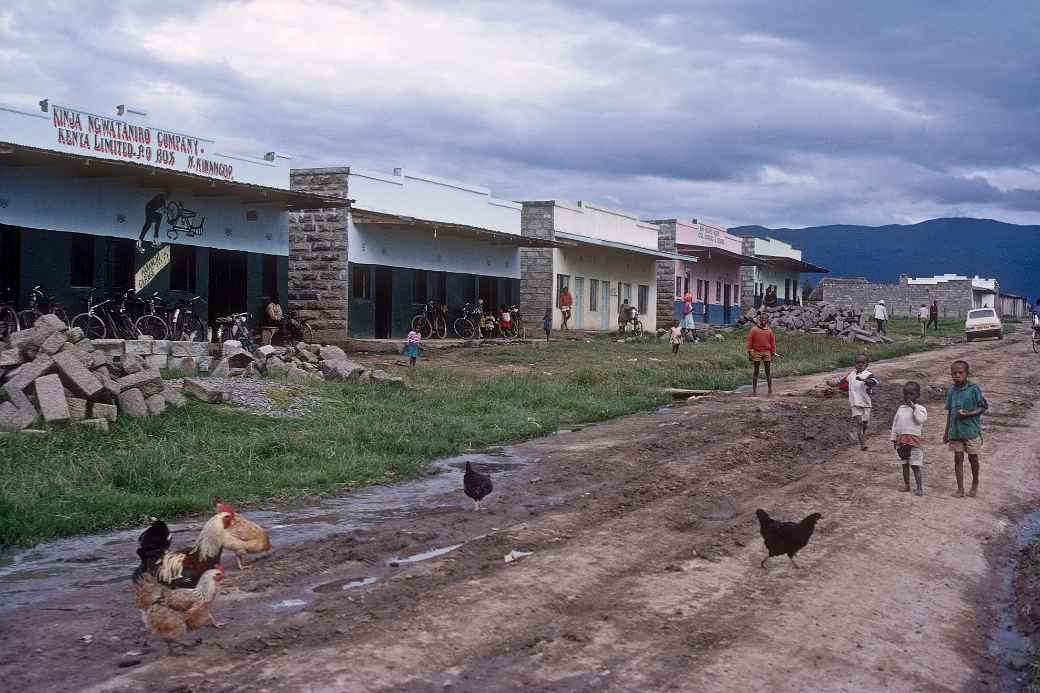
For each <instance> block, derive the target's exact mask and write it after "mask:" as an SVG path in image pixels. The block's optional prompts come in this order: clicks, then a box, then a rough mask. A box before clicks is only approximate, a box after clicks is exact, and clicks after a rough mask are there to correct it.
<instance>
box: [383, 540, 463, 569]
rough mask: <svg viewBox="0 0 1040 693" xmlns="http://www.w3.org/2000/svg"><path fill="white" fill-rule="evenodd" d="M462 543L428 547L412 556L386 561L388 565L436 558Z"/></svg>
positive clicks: (459, 546)
mask: <svg viewBox="0 0 1040 693" xmlns="http://www.w3.org/2000/svg"><path fill="white" fill-rule="evenodd" d="M462 546H463V544H454V545H452V546H445V547H444V548H441V549H430V550H429V551H423V552H422V553H417V554H415V555H414V556H404V557H401V558H391V559H390V560H388V561H387V562H386V564H387V565H389V566H398V565H405V564H406V563H418V562H419V561H428V560H430V559H431V558H437V557H438V556H443V555H444V554H446V553H451V552H452V551H454V550H455V549H458V548H461V547H462Z"/></svg>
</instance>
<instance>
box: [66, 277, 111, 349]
mask: <svg viewBox="0 0 1040 693" xmlns="http://www.w3.org/2000/svg"><path fill="white" fill-rule="evenodd" d="M111 300H112V299H110V298H106V299H105V300H104V301H101V302H100V303H94V289H91V290H90V294H89V295H88V296H87V310H86V312H84V313H80V314H79V315H77V316H76V317H74V318H73V319H72V327H73V328H76V327H78V328H79V329H80V330H82V331H83V336H84V337H86V338H87V339H104V338H105V334H106V327H105V321H104V320H102V319H101V318H100V317H98V315H97V312H98V309H99V308H101V307H102V306H104V305H105V304H106V303H109V302H110V301H111ZM102 314H104V312H102Z"/></svg>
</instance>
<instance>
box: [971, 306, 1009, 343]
mask: <svg viewBox="0 0 1040 693" xmlns="http://www.w3.org/2000/svg"><path fill="white" fill-rule="evenodd" d="M964 336H965V337H966V338H967V340H968V341H969V342H970V341H971V340H973V339H982V338H985V337H996V338H997V339H1004V325H1002V324H1001V322H1000V318H999V317H997V311H995V310H993V309H992V308H976V309H975V310H969V311H968V318H967V319H966V320H965V321H964Z"/></svg>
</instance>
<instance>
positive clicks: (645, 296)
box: [636, 284, 650, 315]
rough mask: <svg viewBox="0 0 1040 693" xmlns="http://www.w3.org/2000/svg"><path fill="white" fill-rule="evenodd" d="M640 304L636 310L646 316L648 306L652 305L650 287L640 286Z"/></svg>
mask: <svg viewBox="0 0 1040 693" xmlns="http://www.w3.org/2000/svg"><path fill="white" fill-rule="evenodd" d="M638 298H639V304H638V305H637V306H636V310H638V311H639V314H640V315H646V309H647V306H648V305H649V304H650V287H649V286H647V285H646V284H640V285H639V294H638Z"/></svg>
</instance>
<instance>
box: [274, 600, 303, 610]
mask: <svg viewBox="0 0 1040 693" xmlns="http://www.w3.org/2000/svg"><path fill="white" fill-rule="evenodd" d="M301 606H307V602H305V601H304V600H302V599H283V600H282V601H280V602H276V603H274V604H272V605H271V608H272V609H296V608H299V607H301Z"/></svg>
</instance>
